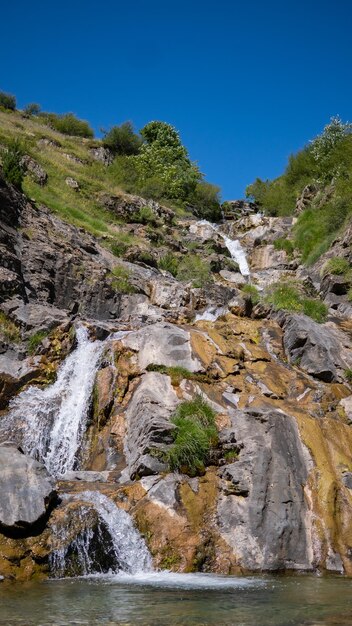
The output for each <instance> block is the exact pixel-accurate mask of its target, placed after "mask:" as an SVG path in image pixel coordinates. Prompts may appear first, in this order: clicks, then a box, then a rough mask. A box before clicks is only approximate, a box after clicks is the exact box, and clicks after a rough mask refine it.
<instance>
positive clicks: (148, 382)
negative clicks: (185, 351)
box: [125, 372, 177, 479]
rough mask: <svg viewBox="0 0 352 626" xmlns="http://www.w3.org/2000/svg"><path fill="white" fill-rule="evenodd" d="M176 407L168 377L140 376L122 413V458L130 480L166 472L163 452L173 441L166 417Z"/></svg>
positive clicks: (150, 373) (170, 424) (154, 374)
mask: <svg viewBox="0 0 352 626" xmlns="http://www.w3.org/2000/svg"><path fill="white" fill-rule="evenodd" d="M176 405H177V396H176V394H175V392H174V390H173V387H172V385H171V382H170V378H169V377H168V376H164V375H162V374H159V373H158V372H148V373H147V374H145V375H144V376H143V377H142V381H141V383H140V385H139V386H138V387H137V390H136V391H135V392H134V394H133V398H132V401H131V403H130V404H129V405H128V408H127V411H126V414H125V420H126V428H127V432H126V439H125V455H126V461H127V464H128V474H129V476H130V478H132V479H134V478H136V476H139V477H141V476H148V475H150V474H160V472H163V471H165V470H167V465H166V464H165V463H164V462H163V461H162V459H163V454H162V453H163V451H165V449H166V448H165V446H166V445H167V444H170V443H172V441H173V437H172V432H173V431H174V429H175V427H174V425H173V424H172V423H171V422H170V419H169V418H170V415H171V414H172V413H173V411H174V410H175V408H176Z"/></svg>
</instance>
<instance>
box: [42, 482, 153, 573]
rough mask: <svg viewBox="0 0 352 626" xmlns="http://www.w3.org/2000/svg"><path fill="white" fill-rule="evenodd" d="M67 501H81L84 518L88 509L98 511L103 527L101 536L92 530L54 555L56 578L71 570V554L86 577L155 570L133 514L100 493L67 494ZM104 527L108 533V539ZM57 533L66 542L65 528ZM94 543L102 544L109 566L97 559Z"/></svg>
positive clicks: (53, 565) (52, 567) (54, 552)
mask: <svg viewBox="0 0 352 626" xmlns="http://www.w3.org/2000/svg"><path fill="white" fill-rule="evenodd" d="M64 500H66V501H67V500H70V501H72V500H73V501H74V500H76V501H79V502H81V503H82V505H81V512H80V515H81V517H84V516H85V515H86V513H87V509H88V508H94V509H95V510H96V512H97V514H98V516H99V526H98V529H97V534H96V533H94V531H93V530H92V529H90V528H88V529H86V530H84V532H82V533H80V535H79V536H78V537H76V539H75V540H74V541H73V542H71V543H69V545H67V546H66V547H64V548H60V549H57V550H54V551H53V552H52V554H51V558H50V566H51V570H52V572H53V575H54V576H62V575H64V573H65V572H66V571H67V568H68V561H69V558H70V554H71V555H72V554H73V555H74V560H75V567H76V568H78V570H79V571H80V573H81V574H83V575H90V574H96V573H103V572H104V573H106V572H107V571H110V572H112V573H117V572H119V571H122V572H125V573H127V574H136V573H139V572H151V571H153V567H152V559H151V556H150V553H149V551H148V548H147V546H146V544H145V541H144V539H143V538H142V537H141V535H140V534H139V532H138V531H137V530H136V528H135V527H134V525H133V521H132V519H131V517H130V515H128V513H126V511H124V510H123V509H119V508H118V507H117V506H116V505H115V504H114V502H113V501H112V500H110V498H108V497H107V496H105V495H104V494H102V493H100V492H99V491H83V492H82V493H76V494H73V495H72V494H70V495H66V496H64ZM87 505H88V506H87ZM102 527H104V528H105V530H106V531H107V536H106V534H105V535H104V533H103V529H102ZM57 532H58V535H61V536H59V539H61V540H62V539H64V537H63V536H62V534H63V533H64V532H65V529H61V530H59V531H57ZM94 543H95V544H98V545H99V548H100V552H101V553H102V554H103V555H104V554H105V555H107V557H108V558H107V559H106V563H107V565H108V566H107V567H106V564H104V562H102V560H101V559H100V562H99V561H97V560H96V559H95V557H94V554H95V551H96V546H95V547H94ZM103 561H104V559H103Z"/></svg>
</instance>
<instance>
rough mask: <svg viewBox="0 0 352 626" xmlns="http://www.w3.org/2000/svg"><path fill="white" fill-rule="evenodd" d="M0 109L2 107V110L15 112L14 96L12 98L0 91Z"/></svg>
mask: <svg viewBox="0 0 352 626" xmlns="http://www.w3.org/2000/svg"><path fill="white" fill-rule="evenodd" d="M0 107H3V108H4V109H9V110H10V111H15V109H16V98H15V96H12V95H11V94H10V93H5V91H0Z"/></svg>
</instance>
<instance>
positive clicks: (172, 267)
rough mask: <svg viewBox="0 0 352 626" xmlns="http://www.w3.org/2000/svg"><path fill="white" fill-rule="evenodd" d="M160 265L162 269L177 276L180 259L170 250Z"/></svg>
mask: <svg viewBox="0 0 352 626" xmlns="http://www.w3.org/2000/svg"><path fill="white" fill-rule="evenodd" d="M158 267H159V269H161V270H166V271H167V272H170V274H172V276H177V272H178V267H179V259H178V258H177V257H176V256H175V255H174V254H172V252H168V253H167V254H165V255H164V256H163V257H162V258H161V259H160V261H159V263H158Z"/></svg>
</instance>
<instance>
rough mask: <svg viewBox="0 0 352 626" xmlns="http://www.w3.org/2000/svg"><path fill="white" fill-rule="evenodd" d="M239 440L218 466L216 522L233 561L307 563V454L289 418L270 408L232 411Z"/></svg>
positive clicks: (254, 565)
mask: <svg viewBox="0 0 352 626" xmlns="http://www.w3.org/2000/svg"><path fill="white" fill-rule="evenodd" d="M231 421H232V431H233V433H234V435H235V439H236V441H237V442H240V443H241V445H242V446H243V448H242V450H241V452H240V455H239V458H238V461H235V462H234V463H231V464H230V465H226V466H225V467H223V468H221V470H220V475H221V476H222V480H223V481H224V482H223V484H222V489H223V492H224V493H223V495H220V497H219V503H218V523H219V527H220V532H221V533H222V536H223V538H224V539H225V540H226V541H227V542H228V543H229V544H230V545H231V546H232V548H233V550H234V553H235V554H236V556H237V559H238V563H239V564H240V565H241V566H242V567H245V568H248V569H253V570H255V569H259V570H260V569H263V570H271V569H280V568H289V569H290V568H292V569H300V568H305V569H310V568H311V567H312V564H311V562H310V556H309V554H310V553H309V537H308V534H307V516H308V510H307V505H306V502H305V498H304V492H303V485H304V484H305V482H306V480H307V476H308V469H309V458H308V457H307V456H306V453H305V452H304V450H303V447H302V444H301V441H300V437H299V434H298V429H297V425H296V422H295V420H294V418H292V417H291V416H289V415H286V414H284V413H283V412H279V411H275V409H273V410H267V411H260V410H255V411H254V410H253V411H251V410H247V411H243V412H241V411H235V412H234V413H233V417H232V418H231Z"/></svg>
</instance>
